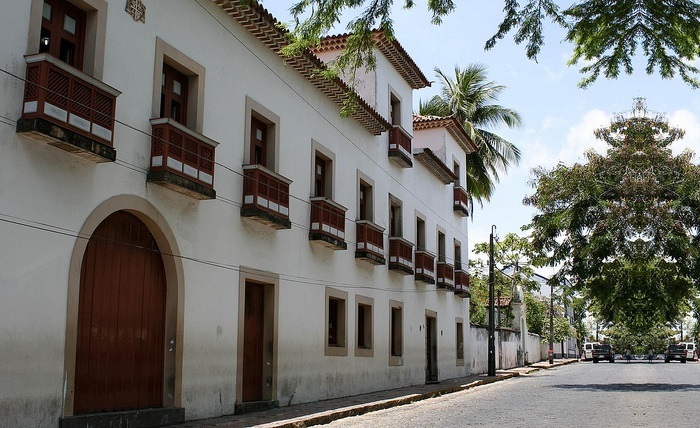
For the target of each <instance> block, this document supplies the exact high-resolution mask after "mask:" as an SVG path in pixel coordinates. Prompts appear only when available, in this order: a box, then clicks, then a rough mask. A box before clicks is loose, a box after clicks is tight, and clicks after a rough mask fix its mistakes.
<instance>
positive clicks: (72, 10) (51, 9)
mask: <svg viewBox="0 0 700 428" xmlns="http://www.w3.org/2000/svg"><path fill="white" fill-rule="evenodd" d="M41 16H42V19H41V35H40V39H39V52H47V53H48V54H49V55H51V56H53V57H56V58H58V59H60V60H61V61H63V62H65V63H66V64H68V65H71V66H73V67H75V68H77V69H79V70H82V69H83V53H84V51H85V23H86V22H87V14H86V13H85V11H83V10H81V9H79V8H77V7H75V6H74V5H72V4H71V3H69V2H68V1H65V0H44V4H43V7H42V15H41Z"/></svg>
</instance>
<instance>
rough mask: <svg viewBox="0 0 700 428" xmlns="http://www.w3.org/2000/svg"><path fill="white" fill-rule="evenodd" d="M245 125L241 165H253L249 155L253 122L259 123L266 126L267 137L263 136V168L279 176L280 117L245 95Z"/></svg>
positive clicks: (251, 157)
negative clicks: (264, 144) (264, 145)
mask: <svg viewBox="0 0 700 428" xmlns="http://www.w3.org/2000/svg"><path fill="white" fill-rule="evenodd" d="M244 120H245V123H244V124H243V126H244V135H243V138H244V140H243V141H244V142H245V144H244V145H243V163H244V164H245V165H254V164H253V163H252V160H253V155H252V153H251V149H252V147H251V144H250V142H251V139H252V134H253V124H254V120H257V121H260V122H261V123H262V124H264V125H266V126H267V135H266V136H265V143H266V147H265V165H264V166H263V167H264V168H266V169H267V170H269V171H272V172H274V173H277V174H280V171H279V146H280V123H281V120H280V117H279V116H278V115H276V114H275V113H273V112H272V110H270V109H268V108H266V107H265V106H263V105H262V104H260V103H259V102H257V101H255V100H254V99H253V98H251V97H249V96H247V95H246V97H245V119H244Z"/></svg>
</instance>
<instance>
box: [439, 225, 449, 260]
mask: <svg viewBox="0 0 700 428" xmlns="http://www.w3.org/2000/svg"><path fill="white" fill-rule="evenodd" d="M437 261H438V262H442V263H447V234H446V233H445V230H444V229H442V228H440V227H438V230H437Z"/></svg>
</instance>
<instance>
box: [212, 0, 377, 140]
mask: <svg viewBox="0 0 700 428" xmlns="http://www.w3.org/2000/svg"><path fill="white" fill-rule="evenodd" d="M212 2H214V3H215V4H216V5H218V6H219V7H220V8H221V9H222V10H223V11H224V12H226V13H227V14H228V15H229V16H231V17H232V18H233V19H234V20H235V21H236V22H238V23H239V24H240V25H241V26H243V28H245V29H246V30H247V31H248V32H249V33H250V34H252V35H253V36H255V37H256V38H257V39H258V40H260V41H261V42H262V43H263V44H264V45H265V46H267V47H268V48H269V49H271V50H272V51H274V52H275V53H276V54H277V55H279V56H280V58H282V60H283V61H284V63H285V64H287V65H289V66H291V67H292V68H294V69H295V70H296V71H298V72H299V73H300V74H301V75H302V76H304V77H305V78H306V79H307V80H308V81H310V82H311V83H312V84H313V85H314V86H315V87H316V88H318V89H319V90H320V91H321V92H323V93H324V94H325V95H326V96H328V97H329V98H330V99H332V100H333V101H334V102H335V103H336V104H337V105H338V106H341V107H342V105H343V101H344V100H345V99H347V97H348V96H350V95H354V96H356V97H357V107H356V108H355V109H354V110H353V111H352V113H351V114H350V116H351V117H352V118H354V119H355V120H357V121H358V122H359V123H360V124H361V125H362V126H363V127H364V128H365V129H367V131H369V132H370V133H372V134H373V135H379V134H381V133H382V132H384V131H387V130H389V129H391V124H390V123H389V122H388V121H387V120H386V119H384V118H383V117H382V116H381V115H380V114H379V113H378V112H377V111H376V110H375V109H374V108H372V107H370V105H369V104H367V102H366V101H365V100H363V99H362V98H360V96H359V95H357V94H356V93H354V92H353V91H352V89H350V87H349V86H348V85H347V84H346V83H345V82H343V81H342V80H341V79H340V78H335V79H332V80H330V79H327V78H325V77H323V76H321V73H319V72H318V70H323V69H325V68H327V66H326V64H325V63H324V62H323V61H321V60H320V59H319V58H318V57H317V56H316V55H314V53H313V52H311V51H309V50H306V51H304V52H303V53H302V54H301V55H299V56H297V57H294V58H287V57H283V56H282V54H281V53H280V50H281V49H282V48H283V47H285V46H287V45H289V41H288V40H287V35H288V33H289V32H288V31H287V30H285V29H284V28H283V27H282V25H281V24H280V22H279V21H277V19H276V18H275V17H274V16H272V14H270V12H268V11H267V10H266V9H265V8H264V7H262V6H261V5H260V4H259V3H258V2H256V1H255V0H248V1H246V0H212Z"/></svg>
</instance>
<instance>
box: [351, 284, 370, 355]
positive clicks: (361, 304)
mask: <svg viewBox="0 0 700 428" xmlns="http://www.w3.org/2000/svg"><path fill="white" fill-rule="evenodd" d="M355 300H356V302H357V316H356V326H355V327H356V329H355V331H356V332H357V334H356V341H355V342H356V346H355V356H356V357H373V356H374V351H373V348H374V338H373V333H372V331H373V328H374V325H373V314H372V311H373V308H374V299H371V298H369V297H364V296H359V295H357V296H355Z"/></svg>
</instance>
